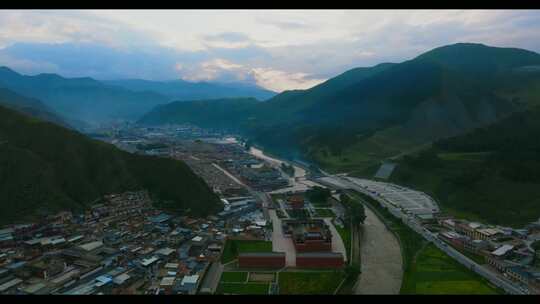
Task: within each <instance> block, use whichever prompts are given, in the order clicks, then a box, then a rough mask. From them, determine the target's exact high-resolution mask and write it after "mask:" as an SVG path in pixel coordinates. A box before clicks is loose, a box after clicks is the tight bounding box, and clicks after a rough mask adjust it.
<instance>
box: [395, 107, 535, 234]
mask: <svg viewBox="0 0 540 304" xmlns="http://www.w3.org/2000/svg"><path fill="white" fill-rule="evenodd" d="M538 138H540V108H538V107H535V108H532V109H529V110H526V111H520V112H516V113H514V114H512V115H510V116H509V117H507V118H505V119H503V120H501V121H499V122H496V123H494V124H491V125H489V126H486V127H482V128H478V129H475V130H473V131H471V132H469V133H466V134H464V135H460V136H456V137H451V138H447V139H443V140H439V141H437V142H435V143H434V144H433V147H432V148H430V149H427V150H424V151H422V152H420V153H417V154H416V155H411V156H405V157H403V158H402V159H401V160H400V161H399V164H398V166H397V168H396V169H395V171H394V173H393V174H392V176H391V181H392V182H395V183H398V184H402V185H408V186H411V187H413V188H416V189H419V190H422V191H426V192H428V193H429V194H431V195H432V196H433V197H434V198H436V200H437V201H438V202H439V203H440V204H441V207H442V209H443V211H446V212H449V213H451V214H454V215H456V216H462V217H466V218H469V219H472V220H478V221H483V222H488V223H492V224H500V225H509V226H514V227H522V226H524V225H526V224H527V223H529V222H532V221H535V220H537V219H538V218H540V141H538Z"/></svg>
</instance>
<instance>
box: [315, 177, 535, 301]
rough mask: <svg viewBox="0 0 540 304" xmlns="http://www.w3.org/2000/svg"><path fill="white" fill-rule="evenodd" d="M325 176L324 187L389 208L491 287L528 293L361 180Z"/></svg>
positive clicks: (320, 180)
mask: <svg viewBox="0 0 540 304" xmlns="http://www.w3.org/2000/svg"><path fill="white" fill-rule="evenodd" d="M325 175H326V176H325V177H323V178H320V179H319V180H318V182H320V183H322V184H325V185H326V186H328V187H331V188H334V189H341V190H349V189H351V190H355V191H357V192H361V193H363V194H366V195H369V196H370V197H372V198H373V199H375V200H377V201H378V202H379V203H381V204H383V205H385V206H387V207H389V208H388V210H389V211H390V212H391V213H392V214H393V215H394V216H396V217H398V218H401V219H402V221H403V222H404V223H405V224H406V225H408V226H409V227H410V228H411V229H413V230H414V231H416V232H417V233H419V234H420V235H422V236H423V237H424V238H425V239H426V240H427V241H429V242H431V243H433V244H434V245H435V246H437V247H438V248H439V249H440V250H442V251H443V252H445V253H446V254H448V255H449V256H451V257H452V258H454V259H456V260H457V261H458V262H459V263H461V264H462V265H464V266H465V267H467V268H469V269H471V270H472V271H474V272H476V273H477V274H479V275H481V276H482V277H484V278H486V279H487V280H489V281H490V282H491V283H492V284H493V285H495V286H497V287H499V288H501V289H503V290H504V291H506V292H507V293H509V294H528V291H527V290H526V289H522V288H520V287H519V286H517V285H516V284H513V283H511V282H510V281H508V280H505V279H503V278H502V277H501V276H500V275H499V274H497V273H495V272H493V271H490V270H489V269H487V268H485V267H483V266H481V265H480V264H477V263H476V262H474V261H473V260H471V259H469V258H468V257H466V256H464V255H463V254H461V253H460V252H459V251H457V250H456V249H454V248H452V247H451V246H448V245H447V244H446V243H445V242H443V241H442V240H441V239H439V238H438V237H437V234H436V233H432V232H430V231H428V230H427V229H426V228H424V227H422V225H421V224H420V223H419V222H418V221H417V220H416V219H415V217H414V214H406V213H403V212H402V211H401V209H400V208H395V207H394V206H393V205H394V204H390V203H389V202H388V201H386V200H385V199H384V198H381V197H379V196H378V195H375V194H373V193H371V192H370V191H368V190H366V189H365V188H364V187H362V185H361V183H360V182H358V181H361V180H359V179H351V178H346V177H341V176H335V175H328V174H325ZM424 195H426V194H424ZM426 196H427V195H426Z"/></svg>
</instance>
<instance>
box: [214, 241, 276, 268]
mask: <svg viewBox="0 0 540 304" xmlns="http://www.w3.org/2000/svg"><path fill="white" fill-rule="evenodd" d="M243 252H272V242H267V241H244V240H227V242H226V243H225V247H224V248H223V254H222V255H221V263H228V262H231V261H233V260H234V259H236V258H237V257H238V253H243Z"/></svg>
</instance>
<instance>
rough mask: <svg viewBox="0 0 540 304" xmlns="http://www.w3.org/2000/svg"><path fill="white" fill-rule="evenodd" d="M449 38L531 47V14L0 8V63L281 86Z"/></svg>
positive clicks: (534, 14) (539, 47) (537, 40)
mask: <svg viewBox="0 0 540 304" xmlns="http://www.w3.org/2000/svg"><path fill="white" fill-rule="evenodd" d="M456 42H478V43H484V44H488V45H492V46H504V47H519V48H525V49H528V50H532V51H536V52H539V51H540V11H526V10H516V11H496V10H489V11H475V10H471V11H446V10H438V11H430V10H420V11H408V10H398V11H392V10H380V11H379V10H348V11H340V10H330V11H326V10H310V11H299V10H281V11H280V10H268V11H267V10H204V11H202V10H166V11H164V10H131V11H124V10H84V11H72V10H60V11H55V10H46V11H38V10H36V11H28V10H24V11H15V10H2V11H0V65H6V66H8V67H11V68H13V69H15V70H16V71H19V72H21V73H25V74H38V73H43V72H47V73H59V74H61V75H63V76H67V77H74V76H90V77H95V78H97V79H117V78H142V79H153V80H169V79H178V78H181V79H184V80H189V81H220V82H229V81H240V82H246V83H253V84H258V85H260V86H262V87H265V88H268V89H271V90H274V91H278V92H279V91H283V90H288V89H304V88H308V87H311V86H313V85H316V84H318V83H320V82H322V81H324V80H326V79H328V78H330V77H333V76H336V75H338V74H340V73H342V72H344V71H345V70H347V69H350V68H353V67H360V66H371V65H375V64H377V63H381V62H400V61H404V60H408V59H411V58H413V57H415V56H417V55H419V54H420V53H422V52H425V51H428V50H430V49H432V48H435V47H439V46H443V45H447V44H452V43H456Z"/></svg>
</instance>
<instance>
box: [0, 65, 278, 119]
mask: <svg viewBox="0 0 540 304" xmlns="http://www.w3.org/2000/svg"><path fill="white" fill-rule="evenodd" d="M0 88H6V89H10V90H12V91H14V92H16V93H18V94H20V95H23V96H25V97H30V98H35V99H39V100H40V101H41V102H42V103H43V104H44V105H45V106H47V107H48V108H50V109H51V110H52V111H54V112H56V113H57V114H59V115H60V116H62V117H64V118H65V120H66V121H68V120H69V121H71V122H73V124H75V125H77V126H81V125H82V126H84V125H86V124H98V123H103V122H108V121H111V120H117V119H123V120H135V119H138V118H139V117H140V116H141V115H143V114H144V113H146V112H147V111H149V110H150V109H152V108H153V107H154V106H156V105H160V104H165V103H168V102H170V101H172V100H182V99H201V98H223V97H251V96H254V97H257V98H260V100H264V99H267V98H269V97H271V96H273V95H274V94H275V93H274V92H271V91H268V90H265V89H262V88H259V87H257V86H250V85H245V84H232V83H231V84H220V83H218V84H214V83H205V82H202V83H190V82H186V81H181V80H176V81H170V82H157V81H146V80H138V79H131V80H114V81H99V80H95V79H92V78H88V77H83V78H65V77H62V76H59V75H56V74H39V75H36V76H26V75H21V74H19V73H17V72H15V71H13V70H11V69H9V68H7V67H0Z"/></svg>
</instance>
